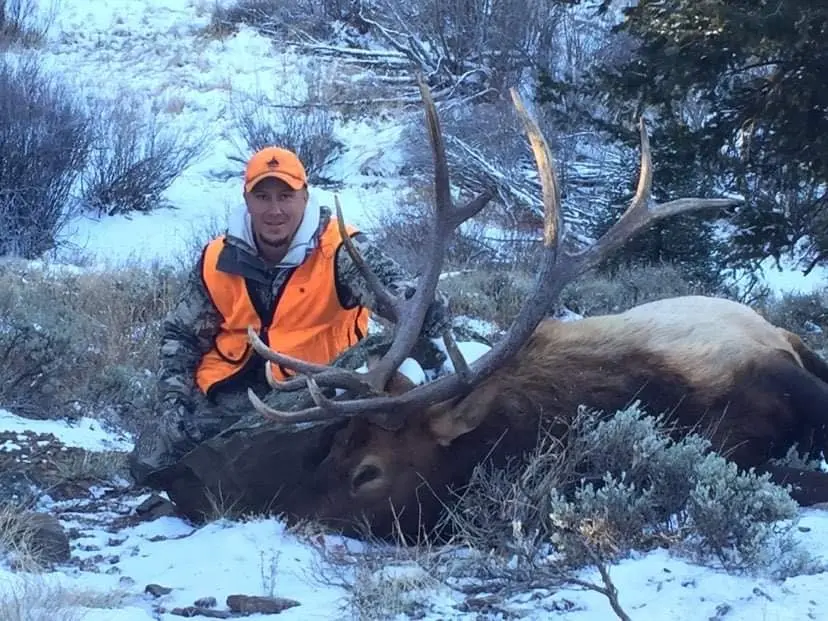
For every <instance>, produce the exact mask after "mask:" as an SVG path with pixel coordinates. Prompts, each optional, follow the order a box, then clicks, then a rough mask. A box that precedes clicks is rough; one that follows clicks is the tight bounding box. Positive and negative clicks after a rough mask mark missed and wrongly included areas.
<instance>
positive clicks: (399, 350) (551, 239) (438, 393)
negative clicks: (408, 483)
mask: <svg viewBox="0 0 828 621" xmlns="http://www.w3.org/2000/svg"><path fill="white" fill-rule="evenodd" d="M420 91H421V93H422V97H423V101H424V103H425V108H426V119H427V123H428V129H429V135H430V137H431V143H432V148H433V151H434V164H435V194H436V200H435V203H436V204H435V207H436V209H435V227H434V231H433V235H432V239H431V244H430V245H429V247H428V248H427V251H428V252H429V256H430V258H431V260H430V262H429V263H428V267H427V268H426V271H425V273H424V274H423V276H422V277H421V279H420V282H419V286H418V287H417V293H416V295H415V296H414V297H413V298H412V300H409V301H408V302H409V304H406V302H404V301H401V300H399V299H394V300H393V301H391V302H387V303H388V304H390V305H393V306H395V307H397V308H399V309H400V310H399V312H398V315H397V316H398V318H399V320H400V321H399V323H398V325H397V332H396V335H395V338H394V342H393V344H392V346H391V348H390V349H389V350H388V353H387V354H386V355H385V356H384V357H383V358H382V360H381V361H380V365H381V366H382V372H381V373H379V374H377V376H376V377H375V378H374V380H375V381H370V385H371V388H372V392H377V391H379V390H381V389H382V388H383V387H384V385H385V384H384V382H383V383H380V382H379V381H378V380H379V379H384V380H385V381H387V378H388V377H390V374H391V373H393V372H394V371H395V370H396V369H397V367H398V366H399V364H400V363H401V362H402V361H403V359H404V358H405V356H406V355H407V353H408V352H409V351H410V349H411V347H412V346H413V343H414V341H415V339H416V337H417V334H418V333H419V331H420V329H421V326H422V321H423V318H424V317H425V311H426V308H427V306H428V303H429V302H430V301H431V299H433V296H434V293H435V290H436V286H437V279H438V277H439V273H440V267H441V261H442V257H443V254H444V248H445V244H446V242H447V241H448V237H449V235H450V233H451V231H452V230H453V229H454V228H455V227H456V226H458V225H459V224H460V223H461V222H463V221H464V220H466V219H467V218H469V217H471V216H472V215H474V214H475V213H477V212H478V211H479V210H480V209H481V208H482V207H483V206H484V205H485V204H486V202H488V200H489V196H488V195H485V194H484V195H481V196H478V197H477V198H476V199H474V200H473V201H471V202H470V203H469V204H468V205H466V206H465V207H463V208H460V209H452V208H451V196H450V186H449V177H448V165H447V163H446V159H445V149H444V147H443V140H442V135H441V133H440V127H439V122H438V119H437V114H436V111H435V109H434V102H433V101H432V99H431V96H430V94H429V92H428V89H427V88H426V87H425V85H424V84H423V83H422V82H421V83H420ZM511 95H512V100H513V102H514V105H515V108H516V110H517V114H518V116H519V117H520V119H521V121H522V123H523V126H524V130H525V132H526V135H527V137H528V139H529V143H530V145H531V147H532V152H533V154H534V157H535V161H536V164H537V167H538V173H539V177H540V182H541V191H542V196H543V206H544V235H543V243H544V247H545V249H544V252H543V257H542V262H541V265H540V266H539V269H538V277H537V281H536V285H535V287H534V289H533V290H532V292H531V293H530V294H529V296H528V298H527V299H526V301H525V302H524V304H523V306H522V307H521V309H520V311H519V312H518V314H517V316H516V317H515V318H514V320H513V321H512V325H511V326H510V327H509V329H508V331H507V333H506V335H505V336H504V337H503V338H502V339H501V340H500V341H499V342H498V343H497V344H496V345H495V346H494V347H493V348H492V349H491V350H489V351H488V352H487V353H486V354H484V355H483V356H481V357H480V358H478V359H477V360H476V361H475V362H473V363H472V364H471V365H469V366H468V367H467V368H465V367H463V370H462V372H459V373H455V374H451V375H447V376H444V377H442V378H439V379H437V380H435V381H433V382H430V383H427V384H424V385H421V386H417V387H415V388H413V389H412V390H410V391H408V392H405V393H403V394H401V395H397V396H387V395H371V396H367V397H364V398H357V399H351V400H343V401H335V400H331V399H327V398H326V397H324V396H323V395H322V393H321V391H320V390H319V389H318V387H319V386H322V385H325V386H338V387H341V388H351V389H352V390H353V389H354V388H355V385H354V383H353V380H354V376H355V375H360V374H354V373H353V372H348V373H349V375H348V377H349V379H348V380H347V381H342V380H343V379H344V376H342V377H339V376H338V375H337V373H342V370H340V369H331V368H330V367H320V366H316V365H307V364H301V365H300V364H296V362H300V361H290V360H287V364H285V361H286V359H285V357H280V358H278V359H274V358H270V359H271V360H275V361H277V362H280V363H282V364H285V366H288V367H290V368H293V369H295V370H297V371H299V372H300V373H305V374H307V375H308V376H309V377H313V378H315V384H311V385H310V388H311V395H312V396H313V398H314V401H315V403H316V406H315V407H312V408H308V409H306V410H302V411H299V412H278V411H275V410H272V409H270V408H268V407H267V406H266V405H264V404H263V403H262V402H261V401H260V400H259V399H258V398H256V397H255V395H254V394H252V393H251V395H250V397H251V400H253V403H254V405H255V406H256V408H257V409H258V410H259V411H260V412H262V413H263V414H264V415H265V416H267V417H269V418H271V419H274V420H278V421H281V422H308V421H316V420H324V419H327V418H331V417H336V416H356V415H365V414H372V413H377V412H395V413H399V414H400V415H404V414H405V413H407V412H408V411H410V410H411V409H413V408H418V407H427V406H429V405H433V404H435V403H439V402H441V401H446V400H448V399H451V398H455V397H457V396H460V395H462V394H463V393H464V392H466V391H468V390H469V389H470V388H471V387H473V386H474V385H476V384H478V383H480V382H481V381H483V380H484V379H485V378H487V377H488V376H489V375H491V374H492V373H494V372H495V371H496V370H497V369H498V368H499V367H500V366H502V365H503V363H504V362H506V360H508V359H509V358H510V357H511V356H513V355H514V354H515V353H517V351H518V350H519V349H520V348H521V347H522V346H523V344H524V343H525V342H526V340H527V339H528V338H529V336H530V335H531V334H532V332H533V331H534V329H535V328H536V327H537V325H538V323H540V321H541V320H542V319H543V318H544V317H545V316H546V314H547V312H548V309H549V308H550V307H551V306H552V303H553V302H554V301H555V300H556V299H557V298H558V296H559V295H560V293H561V290H562V289H563V288H564V286H566V285H567V284H568V283H569V282H571V281H572V280H574V279H576V278H577V277H578V276H579V275H580V274H581V273H583V272H584V271H586V270H588V269H589V268H591V267H593V266H595V265H596V264H598V263H599V262H600V261H601V260H602V259H603V258H604V257H606V256H607V255H608V254H609V253H610V252H612V251H613V250H615V249H617V248H618V247H620V246H621V245H623V244H624V243H625V242H626V241H628V240H629V239H630V238H632V237H633V236H635V235H636V234H638V233H639V232H640V231H642V230H643V229H644V228H646V227H648V226H649V225H651V224H652V223H654V222H656V221H658V220H661V219H663V218H667V217H669V216H673V215H676V214H680V213H685V212H690V211H696V210H699V209H705V208H723V207H730V206H733V205H737V204H739V203H740V202H741V201H739V200H737V199H702V198H681V199H678V200H674V201H670V202H667V203H663V204H652V201H651V188H652V158H651V154H650V144H649V140H648V138H647V131H646V127H645V125H644V120H643V119H642V120H641V123H640V127H639V131H640V135H641V167H640V174H639V179H638V186H637V189H636V193H635V196H634V197H633V199H632V202H631V203H630V205H629V207H628V208H627V210H626V211H625V212H624V214H623V215H622V216H621V218H620V219H619V220H618V221H617V222H615V224H613V226H612V227H611V228H610V229H609V230H608V231H607V232H606V233H605V234H604V235H603V236H602V237H601V238H600V239H598V241H596V242H595V243H594V244H593V245H591V246H588V247H586V248H585V249H583V250H579V251H571V250H566V249H565V243H564V242H565V240H564V238H565V234H566V230H565V228H564V226H563V218H562V216H561V209H560V189H559V185H558V180H557V177H556V175H555V170H554V167H553V163H552V155H551V153H550V150H549V146H548V145H547V143H546V140H545V138H544V136H543V134H542V132H541V131H540V128H539V127H538V125H537V123H536V122H535V120H534V119H533V118H532V116H531V115H530V114H529V113H528V111H527V110H526V108H525V106H524V105H523V102H522V101H521V99H520V96H519V95H518V93H517V91H516V90H514V89H512V90H511ZM346 247H348V246H347V244H346ZM354 261H355V262H356V263H357V265H364V261H363V262H362V263H360V261H359V260H357V259H354ZM361 269H362V268H361ZM366 269H367V268H366ZM366 279H368V277H367V276H366ZM369 282H371V280H369ZM254 346H255V345H254ZM257 351H259V349H258V348H257ZM263 355H265V356H266V357H268V354H263ZM456 368H458V370H460V367H456ZM335 372H336V373H335ZM362 377H365V376H364V375H362ZM336 380H339V381H338V382H337V381H336ZM303 381H305V380H303ZM307 381H308V383H310V380H307ZM357 381H358V382H362V380H359V379H358V378H357ZM349 382H350V384H349ZM364 385H365V384H364V383H360V387H364ZM357 392H360V391H357ZM365 392H367V391H365V390H362V391H361V393H362V394H363V395H364V394H365Z"/></svg>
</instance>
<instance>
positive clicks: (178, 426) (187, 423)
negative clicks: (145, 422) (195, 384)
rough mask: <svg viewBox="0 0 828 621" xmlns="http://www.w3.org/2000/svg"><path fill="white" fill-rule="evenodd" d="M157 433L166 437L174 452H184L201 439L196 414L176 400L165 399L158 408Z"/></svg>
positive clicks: (201, 435)
mask: <svg viewBox="0 0 828 621" xmlns="http://www.w3.org/2000/svg"><path fill="white" fill-rule="evenodd" d="M159 410H160V412H159V417H160V420H159V432H160V433H163V434H165V435H166V437H167V439H168V440H169V442H170V444H171V445H172V447H173V448H174V449H175V450H176V451H181V452H186V451H189V450H190V449H192V448H194V447H195V446H196V445H197V444H199V443H200V442H201V441H202V440H203V439H204V437H203V434H202V433H201V430H200V429H199V426H198V424H197V421H196V417H197V415H198V414H197V413H196V412H194V411H192V409H191V408H189V407H187V405H186V404H185V403H182V402H181V401H180V400H178V399H167V400H165V401H163V402H162V403H161V405H160V407H159Z"/></svg>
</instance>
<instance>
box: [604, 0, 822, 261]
mask: <svg viewBox="0 0 828 621" xmlns="http://www.w3.org/2000/svg"><path fill="white" fill-rule="evenodd" d="M624 13H625V19H624V21H623V22H622V23H621V24H619V26H618V27H617V28H616V35H617V36H620V37H630V39H631V40H632V42H633V44H634V47H633V50H634V51H633V52H632V54H631V58H630V59H629V60H628V61H627V62H623V63H621V64H619V65H618V66H616V67H609V68H606V67H605V68H599V69H598V70H597V71H596V72H595V73H594V74H593V78H594V80H593V83H592V86H593V88H594V94H595V96H596V97H598V98H599V100H600V103H601V104H602V108H601V109H602V110H607V111H611V112H612V113H613V114H612V115H609V116H607V115H605V116H604V117H603V119H602V122H603V123H604V127H605V128H606V129H611V130H614V131H615V132H616V135H619V136H626V137H627V139H628V140H630V141H631V142H632V139H633V136H634V132H633V131H632V127H633V124H634V120H635V119H636V118H637V117H638V116H639V115H641V114H644V115H645V116H646V118H648V119H650V125H651V128H652V130H651V136H652V141H653V149H654V153H653V155H654V160H655V163H656V166H657V169H656V170H657V176H656V179H655V191H656V194H657V195H659V198H661V199H667V198H670V197H673V196H675V195H678V194H685V195H687V194H701V193H721V192H722V191H724V190H735V191H738V192H740V193H742V194H743V195H744V196H745V198H746V204H745V205H744V207H740V208H739V209H737V210H735V211H734V212H733V213H732V214H730V215H731V216H732V220H731V221H732V223H733V224H734V225H735V226H736V231H737V232H736V233H735V234H734V237H733V238H732V241H731V243H730V244H729V245H728V258H729V260H731V261H733V262H736V263H739V264H750V263H753V262H755V261H756V260H759V259H762V258H764V257H766V256H768V255H771V256H776V257H777V258H778V257H779V256H780V255H781V254H782V253H785V252H786V251H790V250H792V249H794V248H797V249H798V250H799V252H800V254H801V255H802V256H804V262H803V263H802V267H803V269H809V268H810V267H812V266H813V265H814V264H816V263H818V262H821V261H825V260H826V259H828V210H826V207H828V193H827V192H826V183H827V182H828V80H826V79H825V76H824V71H825V67H828V2H825V1H824V0H820V1H818V2H815V1H814V0H773V1H767V0H639V3H638V4H637V5H636V6H634V7H630V8H628V9H626V10H625V11H624ZM625 127H626V129H625ZM709 217H710V216H709V214H708V215H707V218H708V219H709ZM684 224H685V225H687V226H688V230H687V232H688V233H689V234H691V235H692V234H693V231H695V235H696V236H697V239H699V241H700V242H701V241H702V240H701V239H700V238H701V237H702V232H703V231H704V230H705V226H706V225H704V224H703V223H701V221H700V219H699V218H689V219H687V220H686V221H685V222H684ZM664 226H667V227H672V226H673V223H666V224H665V225H664ZM679 226H680V225H679ZM651 235H654V236H659V235H663V231H662V232H661V233H659V232H658V231H654V232H652V233H651ZM688 239H690V238H688ZM702 245H704V244H702Z"/></svg>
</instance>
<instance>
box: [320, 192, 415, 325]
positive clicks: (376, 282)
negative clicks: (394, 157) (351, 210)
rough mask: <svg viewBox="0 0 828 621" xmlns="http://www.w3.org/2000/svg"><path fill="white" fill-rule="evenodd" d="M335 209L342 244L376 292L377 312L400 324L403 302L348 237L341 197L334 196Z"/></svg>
mask: <svg viewBox="0 0 828 621" xmlns="http://www.w3.org/2000/svg"><path fill="white" fill-rule="evenodd" d="M334 207H335V208H336V220H337V225H338V226H339V235H340V236H341V237H342V243H343V244H344V245H345V250H346V251H347V252H348V254H349V255H350V257H351V260H352V261H353V262H354V265H356V266H357V268H358V269H359V271H360V273H361V274H362V277H363V278H364V279H365V282H367V283H368V286H369V287H370V288H371V290H372V291H373V292H374V295H375V296H376V299H377V305H378V306H379V308H377V309H376V310H378V311H379V312H380V314H385V315H386V316H387V317H388V319H390V320H391V321H393V322H394V323H396V322H398V321H399V320H400V313H401V310H402V309H401V304H402V301H401V300H400V298H398V297H396V296H395V295H394V294H392V293H391V292H390V291H389V290H388V288H387V287H386V286H385V285H383V284H382V281H380V279H379V276H377V275H376V274H375V273H374V270H372V269H371V266H369V265H368V264H367V263H366V262H365V258H364V257H363V256H362V255H361V254H360V252H359V250H357V247H356V246H355V245H354V242H353V240H352V239H351V236H350V235H348V231H347V230H346V228H345V218H344V217H343V216H342V206H341V205H340V204H339V196H338V195H337V194H334ZM383 311H384V313H383Z"/></svg>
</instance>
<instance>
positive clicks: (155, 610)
mask: <svg viewBox="0 0 828 621" xmlns="http://www.w3.org/2000/svg"><path fill="white" fill-rule="evenodd" d="M0 422H2V426H3V427H4V428H6V429H18V428H21V426H23V425H24V423H26V422H30V421H24V420H23V419H19V418H17V417H15V416H13V415H12V414H10V413H8V412H3V413H2V418H0ZM90 428H91V429H93V430H94V433H92V434H91V435H92V436H94V438H95V442H92V443H89V444H87V446H90V447H92V448H96V447H98V446H121V447H122V448H124V449H125V448H126V446H125V445H124V440H123V438H121V437H120V436H117V435H112V436H110V437H108V438H107V437H106V435H107V434H106V432H104V431H102V430H100V429H99V428H97V427H95V426H94V425H92V426H91V427H90ZM38 430H39V431H40V432H42V433H52V434H54V435H55V436H56V437H57V438H58V439H59V440H61V441H63V442H64V443H67V444H69V443H73V442H78V434H77V430H76V429H75V428H73V427H71V426H69V425H67V424H66V423H64V422H60V421H39V422H38ZM107 492H110V500H109V502H108V504H106V503H105V504H104V505H101V504H100V502H99V501H98V500H97V499H98V498H99V497H101V496H102V494H106V493H107ZM111 492H112V488H109V489H106V488H105V489H104V490H103V492H98V493H96V494H95V495H94V496H95V498H94V499H89V500H69V501H61V502H51V501H48V499H47V500H46V501H45V502H44V503H42V505H41V508H43V509H46V510H49V511H51V512H53V513H55V514H56V515H58V516H59V517H60V519H61V521H62V523H63V524H64V526H66V527H67V528H69V529H73V530H74V531H75V533H76V534H75V536H74V537H73V540H72V548H73V549H72V556H73V560H72V562H71V563H69V564H66V565H63V566H58V567H56V568H55V569H54V570H53V571H49V572H47V573H45V574H44V575H42V576H40V577H39V578H35V577H33V576H31V575H27V574H25V573H21V572H17V573H12V572H10V571H9V570H8V569H5V568H4V569H0V606H2V605H3V597H4V594H8V593H9V591H10V590H16V591H17V592H18V593H23V592H26V591H27V590H30V589H31V588H32V586H31V585H32V584H35V585H38V584H45V585H50V590H49V591H48V592H49V593H50V597H51V598H52V599H53V600H54V599H55V598H58V597H59V596H60V595H59V593H60V592H61V589H62V590H63V592H64V594H63V595H62V596H63V597H65V596H66V595H65V593H66V592H68V593H74V594H75V597H76V598H77V599H80V596H78V595H77V594H79V593H99V594H104V595H107V598H105V599H107V600H109V602H110V604H109V605H113V603H112V602H114V603H115V604H117V608H107V609H99V608H93V609H78V611H79V612H80V613H84V616H83V617H79V618H82V619H84V620H85V621H150V620H153V619H161V620H163V621H172V620H173V619H175V618H180V617H176V616H173V615H172V614H170V612H169V611H170V610H172V609H173V608H176V607H186V606H191V605H192V604H193V603H194V602H195V601H196V600H198V599H200V598H204V597H214V598H216V600H217V601H218V606H217V608H218V609H224V608H225V607H224V601H225V599H226V597H227V596H229V595H233V594H244V595H269V596H276V597H285V598H289V599H292V600H295V601H297V602H298V603H299V605H298V606H295V607H293V608H290V609H288V610H286V611H284V612H282V613H281V615H280V618H283V619H288V620H289V619H297V620H299V619H301V620H312V619H319V620H322V619H325V620H338V619H350V618H355V617H354V616H353V615H352V612H351V610H350V609H349V608H348V607H347V605H348V594H347V592H346V591H345V589H344V588H343V587H342V586H340V585H338V584H333V583H332V582H333V581H331V580H329V579H328V580H325V579H323V575H326V571H324V565H322V564H321V559H320V556H319V555H318V553H317V551H316V550H317V549H319V548H321V547H324V548H325V549H327V550H329V551H330V550H337V549H339V550H342V551H349V552H358V551H359V550H360V549H361V548H362V544H360V543H359V542H356V541H353V540H347V539H344V538H341V537H338V536H333V535H325V536H322V537H319V536H314V538H313V540H314V542H315V545H314V546H311V545H308V543H307V542H306V541H305V540H303V539H301V538H300V537H299V536H297V535H296V534H294V533H292V532H291V531H289V530H287V529H286V528H285V525H284V524H283V523H282V522H281V521H279V520H277V519H275V518H257V519H250V520H248V521H244V522H241V523H239V522H231V521H228V520H223V519H220V520H218V521H216V522H212V523H210V524H207V525H205V526H201V527H194V526H193V525H191V524H189V523H187V522H185V521H184V520H181V519H178V518H172V517H162V518H158V519H156V520H153V521H150V522H144V523H139V524H137V525H127V526H124V527H117V526H116V527H115V528H113V525H115V524H117V518H118V517H123V516H125V515H128V514H129V513H130V512H131V510H132V509H133V508H134V507H135V506H136V505H137V504H138V503H139V502H140V501H142V500H144V498H145V497H144V496H130V495H129V494H126V495H118V494H111ZM796 536H797V537H798V538H800V539H801V540H803V541H806V542H807V546H808V548H809V550H810V552H811V554H812V555H813V556H814V558H815V559H816V560H818V561H820V562H822V563H828V512H826V511H824V510H822V509H804V510H802V511H801V516H800V519H799V523H798V526H797V529H796ZM349 572H350V570H346V571H345V573H344V574H343V575H344V576H345V577H346V578H348V577H349V576H350V577H351V578H353V575H352V574H350V573H349ZM412 572H413V575H417V572H416V570H412ZM610 572H611V577H612V579H613V581H614V583H615V585H616V587H617V588H618V591H619V601H620V603H621V606H622V607H623V608H624V609H625V610H626V612H627V613H628V614H629V615H630V617H631V618H632V619H635V620H662V619H664V620H667V619H682V620H686V621H696V620H698V621H707V620H709V619H727V620H733V621H755V620H756V619H762V620H763V621H783V620H786V621H787V620H790V621H795V620H796V621H799V620H801V619H825V618H828V617H827V616H826V615H825V614H824V611H825V610H826V607H828V589H825V584H826V582H825V580H826V579H825V574H824V573H821V574H816V575H810V576H807V575H803V576H797V577H794V578H788V579H786V580H784V581H775V580H771V579H768V578H763V577H754V576H749V575H737V574H729V573H726V572H723V571H721V570H717V569H713V568H709V567H703V566H701V565H698V564H694V563H690V562H688V561H686V560H683V559H681V558H677V557H674V556H671V555H670V554H669V553H668V552H666V551H664V550H657V551H654V552H651V553H648V554H636V555H634V556H633V557H631V558H628V559H626V560H623V561H621V562H620V563H618V564H617V565H615V566H613V567H611V568H610ZM327 575H331V574H327ZM579 577H580V578H581V579H583V580H586V581H590V582H594V583H595V582H597V581H598V576H597V574H596V572H594V571H591V570H588V571H584V572H582V573H581V575H580V576H579ZM150 584H157V585H161V586H162V587H167V588H168V589H170V591H169V593H167V594H165V595H162V596H160V597H158V598H156V597H155V596H153V595H151V594H149V593H145V587H146V586H147V585H150ZM412 597H413V599H414V600H415V601H417V602H418V603H419V604H420V605H421V606H422V609H423V613H424V616H423V617H421V618H423V619H426V620H427V621H436V620H437V619H446V618H451V619H469V620H472V619H479V618H480V617H479V616H478V613H477V612H463V611H462V610H460V609H458V608H457V606H458V605H459V604H460V603H462V602H463V600H464V597H463V596H462V595H461V594H460V593H458V592H457V591H453V590H452V589H450V588H448V587H447V586H445V585H435V586H433V587H432V588H431V589H430V590H429V591H428V593H418V592H414V593H413V594H412ZM81 601H82V600H81ZM386 603H390V602H386ZM160 608H163V609H164V610H166V611H167V612H166V613H163V612H160ZM506 608H507V609H508V610H511V611H513V612H514V613H515V615H517V617H518V618H522V619H531V620H541V619H547V618H550V616H554V617H555V618H559V619H562V620H570V621H599V620H600V621H605V620H607V619H612V618H614V616H613V613H612V611H611V609H610V607H609V604H608V602H607V600H606V598H605V597H603V596H602V595H600V594H598V593H595V592H592V591H585V590H583V589H580V588H564V589H561V590H558V591H555V592H550V591H547V590H542V589H541V590H537V591H535V592H533V593H527V594H526V595H521V596H516V597H514V598H512V599H511V600H510V601H508V602H507V604H506ZM0 610H2V608H0ZM251 618H265V617H264V616H258V617H257V616H253V617H251Z"/></svg>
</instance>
